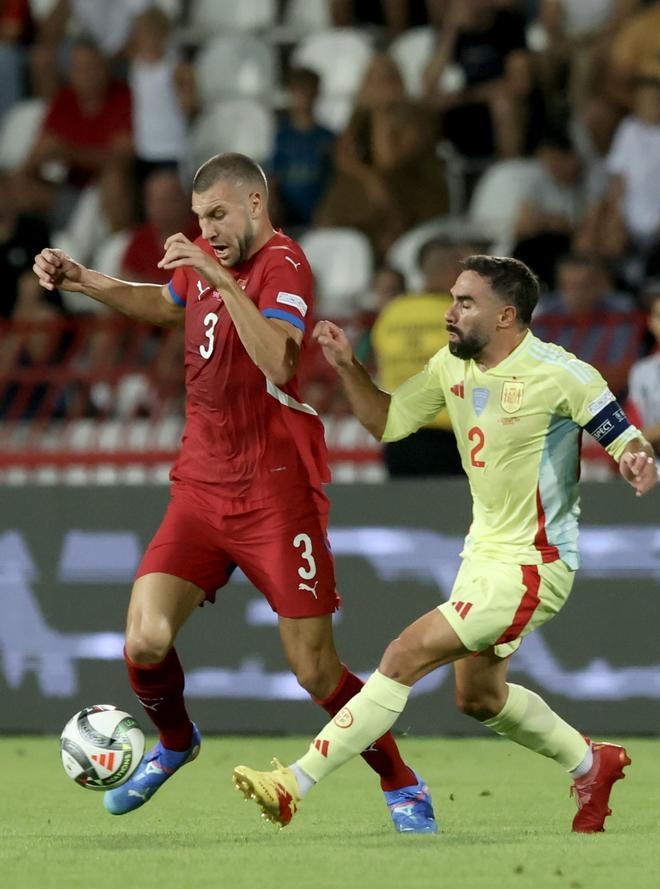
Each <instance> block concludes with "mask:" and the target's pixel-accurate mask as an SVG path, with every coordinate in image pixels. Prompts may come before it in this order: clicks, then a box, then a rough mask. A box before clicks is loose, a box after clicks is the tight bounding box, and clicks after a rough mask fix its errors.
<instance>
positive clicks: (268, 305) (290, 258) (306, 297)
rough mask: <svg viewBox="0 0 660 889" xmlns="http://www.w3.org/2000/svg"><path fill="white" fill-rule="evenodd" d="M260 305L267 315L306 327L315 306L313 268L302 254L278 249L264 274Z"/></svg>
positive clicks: (262, 311)
mask: <svg viewBox="0 0 660 889" xmlns="http://www.w3.org/2000/svg"><path fill="white" fill-rule="evenodd" d="M259 309H260V311H261V313H262V315H264V316H265V317H266V318H277V319H278V320H280V321H288V323H289V324H292V325H293V326H294V327H297V328H298V329H299V330H302V331H303V333H304V332H305V330H306V328H307V324H308V322H309V321H310V319H311V317H312V314H313V310H314V288H313V282H312V272H311V269H310V268H309V266H308V264H307V262H306V261H305V259H304V257H303V256H302V255H301V254H295V253H293V251H292V252H290V253H289V252H285V251H278V254H277V256H276V258H275V259H274V260H272V262H271V264H269V266H268V268H267V269H266V271H265V274H264V280H263V284H262V287H261V290H260V293H259Z"/></svg>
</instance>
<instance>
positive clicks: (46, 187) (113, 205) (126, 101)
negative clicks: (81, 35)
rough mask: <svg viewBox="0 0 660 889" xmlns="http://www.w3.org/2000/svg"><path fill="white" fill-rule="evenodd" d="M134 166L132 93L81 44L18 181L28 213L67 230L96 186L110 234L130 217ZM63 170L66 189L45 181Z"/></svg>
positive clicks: (95, 53) (89, 45)
mask: <svg viewBox="0 0 660 889" xmlns="http://www.w3.org/2000/svg"><path fill="white" fill-rule="evenodd" d="M132 161H133V140H132V134H131V100H130V93H129V91H128V88H127V87H126V86H125V85H124V84H122V83H120V82H117V81H112V80H111V79H110V78H109V76H108V71H107V65H106V62H105V59H104V57H103V55H102V54H101V53H100V51H99V49H98V48H97V47H96V46H95V45H94V44H93V43H90V42H89V41H88V40H81V41H79V42H78V43H76V44H75V46H74V47H73V49H72V50H71V56H70V63H69V86H66V87H63V88H62V89H60V90H59V91H58V92H57V94H56V95H55V97H54V99H53V101H52V103H51V105H50V107H49V109H48V111H47V114H46V118H45V120H44V123H43V127H42V131H41V133H40V135H39V136H38V138H37V141H36V143H35V145H34V146H33V148H32V150H31V151H30V153H29V155H28V157H27V159H26V161H25V163H24V165H23V167H22V169H21V170H20V171H19V173H18V175H19V177H20V179H21V193H22V197H23V200H24V204H25V206H26V207H29V208H30V209H33V210H37V211H42V212H46V213H49V214H50V217H51V219H52V220H53V224H54V225H56V226H57V227H60V226H62V225H64V224H66V222H67V220H68V218H69V217H70V215H71V212H72V209H73V207H74V206H75V203H76V201H77V199H78V197H79V196H80V194H81V192H82V190H83V189H84V188H85V187H87V186H88V185H90V184H93V183H98V184H99V186H100V189H101V197H102V207H103V211H104V213H105V215H106V217H107V221H108V223H109V225H110V227H111V229H112V230H119V229H122V228H125V227H126V226H127V225H128V224H129V223H130V220H131V217H132V188H131V178H130V168H131V165H132ZM54 164H55V165H56V166H57V167H58V168H59V169H60V170H63V172H64V176H65V184H64V185H63V186H62V187H59V188H58V187H57V185H55V184H54V183H53V182H52V181H47V180H46V179H45V178H44V168H45V167H46V166H47V165H48V166H50V167H51V168H52V166H53V165H54Z"/></svg>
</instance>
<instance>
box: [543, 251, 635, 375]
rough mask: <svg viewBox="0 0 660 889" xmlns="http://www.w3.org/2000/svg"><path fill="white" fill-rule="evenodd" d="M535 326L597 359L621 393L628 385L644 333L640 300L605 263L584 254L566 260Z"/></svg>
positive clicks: (549, 337)
mask: <svg viewBox="0 0 660 889" xmlns="http://www.w3.org/2000/svg"><path fill="white" fill-rule="evenodd" d="M533 328H534V333H535V334H536V336H538V337H540V338H541V339H543V340H550V341H552V342H556V343H558V344H559V345H561V346H563V347H564V348H565V349H567V350H568V351H569V352H572V353H574V354H575V355H577V357H578V358H582V359H583V360H584V361H587V362H588V363H589V364H593V366H594V367H596V368H597V369H598V370H599V371H600V372H601V373H602V374H603V376H604V377H605V379H606V380H607V382H608V383H609V384H610V387H611V388H612V390H613V391H614V392H615V393H619V392H620V391H621V390H623V389H624V388H625V384H626V379H627V375H628V371H629V370H630V367H631V365H632V364H633V362H634V361H635V360H636V359H637V356H638V355H639V351H640V348H641V343H642V338H643V332H644V331H643V325H642V324H640V317H639V313H638V312H637V311H636V307H635V302H634V300H633V299H632V297H631V296H629V295H627V294H623V293H617V292H616V291H615V290H614V287H613V283H612V278H611V275H610V273H609V271H608V269H607V267H606V266H605V264H604V263H602V262H601V261H600V260H598V259H594V258H592V257H588V256H580V255H578V254H572V255H568V256H565V257H564V258H563V259H561V260H560V262H559V264H558V268H557V289H556V291H555V292H554V293H550V294H546V295H543V296H542V297H541V300H540V302H539V305H538V308H537V310H536V312H535V314H534V323H533Z"/></svg>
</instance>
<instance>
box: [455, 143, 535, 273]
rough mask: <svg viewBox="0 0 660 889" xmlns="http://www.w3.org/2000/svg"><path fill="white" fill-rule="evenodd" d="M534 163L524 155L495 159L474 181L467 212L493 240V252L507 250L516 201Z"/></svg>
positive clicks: (510, 241)
mask: <svg viewBox="0 0 660 889" xmlns="http://www.w3.org/2000/svg"><path fill="white" fill-rule="evenodd" d="M537 167H538V164H537V162H536V161H535V160H530V159H528V158H514V159H512V160H504V161H497V162H496V163H494V164H493V165H492V166H491V167H489V168H488V169H487V170H486V172H485V173H484V174H483V175H482V177H481V179H480V180H479V181H478V182H477V185H476V188H475V190H474V194H473V195H472V200H471V201H470V208H469V211H468V216H469V219H470V221H471V222H472V223H473V225H474V226H475V228H478V229H480V230H481V231H482V232H484V234H486V235H489V236H491V237H492V238H493V240H494V242H495V243H494V245H493V252H494V253H496V254H500V255H501V254H506V253H508V252H510V250H511V247H512V246H513V245H512V240H513V227H514V225H515V222H516V218H517V216H518V211H519V209H520V204H521V202H522V200H523V198H524V196H525V195H526V194H527V191H528V189H529V184H530V181H531V179H532V177H533V176H534V174H535V171H536V169H537Z"/></svg>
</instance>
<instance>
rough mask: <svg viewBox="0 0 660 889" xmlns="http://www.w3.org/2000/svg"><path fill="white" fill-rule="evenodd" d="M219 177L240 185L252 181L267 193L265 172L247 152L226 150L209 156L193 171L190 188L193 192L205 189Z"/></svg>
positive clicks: (218, 179)
mask: <svg viewBox="0 0 660 889" xmlns="http://www.w3.org/2000/svg"><path fill="white" fill-rule="evenodd" d="M221 179H223V180H227V181H228V182H231V183H232V185H235V186H237V187H240V186H242V185H245V184H246V183H254V184H255V185H257V186H258V187H259V188H260V189H262V190H264V196H266V195H267V194H268V182H267V180H266V174H265V173H264V171H263V170H262V169H261V167H260V166H259V164H258V163H257V162H256V161H253V160H252V158H251V157H248V156H247V154H238V152H235V151H226V152H224V153H223V154H215V155H214V156H213V157H210V158H209V159H208V160H207V161H205V163H203V164H202V166H201V167H200V168H199V170H197V172H196V173H195V177H194V179H193V184H192V188H193V191H194V192H195V194H201V192H203V191H207V190H208V189H209V188H211V187H212V186H213V185H215V183H216V182H219V181H220V180H221Z"/></svg>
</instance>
